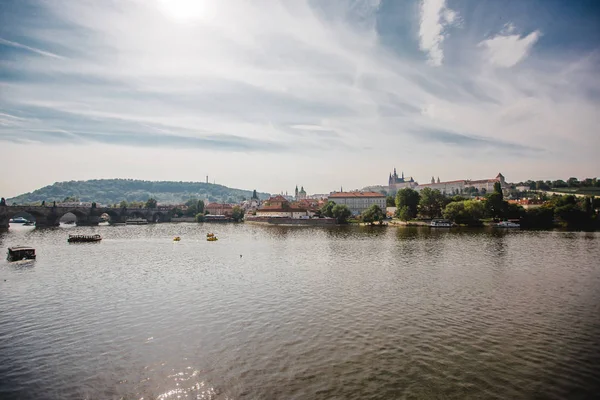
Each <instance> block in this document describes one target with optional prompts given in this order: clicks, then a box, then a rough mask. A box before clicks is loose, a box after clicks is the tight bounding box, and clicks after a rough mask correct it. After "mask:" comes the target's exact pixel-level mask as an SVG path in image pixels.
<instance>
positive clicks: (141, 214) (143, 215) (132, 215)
mask: <svg viewBox="0 0 600 400" xmlns="http://www.w3.org/2000/svg"><path fill="white" fill-rule="evenodd" d="M127 218H142V219H146V213H145V212H143V211H141V210H130V211H128V212H127Z"/></svg>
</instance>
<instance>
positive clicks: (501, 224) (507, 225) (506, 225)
mask: <svg viewBox="0 0 600 400" xmlns="http://www.w3.org/2000/svg"><path fill="white" fill-rule="evenodd" d="M494 226H495V227H496V228H520V227H521V224H517V223H515V222H510V221H502V222H498V223H497V224H496V225H494Z"/></svg>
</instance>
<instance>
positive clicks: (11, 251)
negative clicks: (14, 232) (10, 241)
mask: <svg viewBox="0 0 600 400" xmlns="http://www.w3.org/2000/svg"><path fill="white" fill-rule="evenodd" d="M6 259H7V260H8V261H20V260H35V249H34V248H33V247H29V246H14V247H9V248H8V253H7V255H6Z"/></svg>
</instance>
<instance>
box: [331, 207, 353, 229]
mask: <svg viewBox="0 0 600 400" xmlns="http://www.w3.org/2000/svg"><path fill="white" fill-rule="evenodd" d="M331 213H332V215H333V218H335V219H336V221H337V223H338V224H345V223H347V222H348V218H350V216H352V211H350V209H349V208H348V206H347V205H345V204H336V205H335V206H333V209H332V210H331Z"/></svg>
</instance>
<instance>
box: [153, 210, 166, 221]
mask: <svg viewBox="0 0 600 400" xmlns="http://www.w3.org/2000/svg"><path fill="white" fill-rule="evenodd" d="M164 221H165V214H164V213H163V212H161V211H157V212H155V213H153V214H152V222H164Z"/></svg>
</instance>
